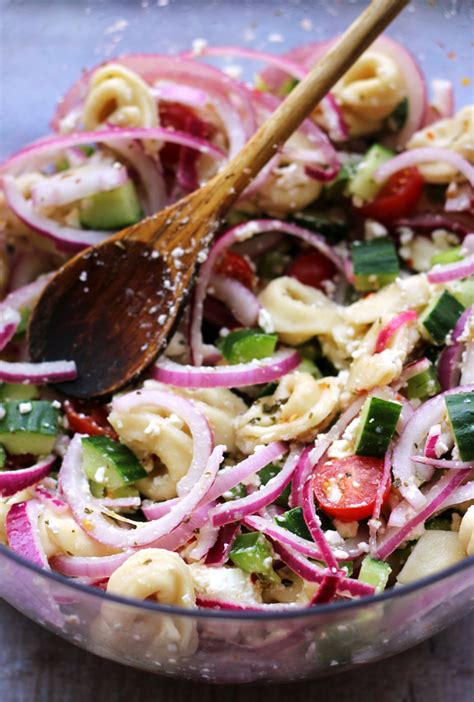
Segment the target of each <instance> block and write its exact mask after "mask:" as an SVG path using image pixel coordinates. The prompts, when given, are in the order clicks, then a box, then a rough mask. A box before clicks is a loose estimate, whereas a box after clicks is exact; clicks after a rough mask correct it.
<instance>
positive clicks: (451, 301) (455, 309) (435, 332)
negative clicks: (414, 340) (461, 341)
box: [420, 290, 464, 344]
mask: <svg viewBox="0 0 474 702" xmlns="http://www.w3.org/2000/svg"><path fill="white" fill-rule="evenodd" d="M463 312H464V307H463V305H461V303H460V302H458V300H456V298H455V297H453V295H451V293H449V292H448V291H447V290H443V292H442V293H441V294H440V295H438V297H436V298H435V299H434V300H433V302H432V303H431V304H430V305H428V308H427V309H426V310H425V312H423V314H422V316H421V317H420V322H421V324H422V325H423V327H424V329H425V331H426V333H427V334H428V336H429V338H430V339H431V340H432V341H433V343H435V344H444V343H445V342H446V337H447V335H448V334H449V332H450V331H452V330H453V329H454V326H455V325H456V322H457V321H458V319H459V317H460V316H461V315H462V313H463Z"/></svg>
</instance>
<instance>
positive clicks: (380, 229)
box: [364, 219, 387, 241]
mask: <svg viewBox="0 0 474 702" xmlns="http://www.w3.org/2000/svg"><path fill="white" fill-rule="evenodd" d="M364 229H365V238H366V239H367V240H369V241H370V240H371V239H378V238H380V237H383V236H387V229H386V228H385V227H384V226H383V224H380V222H376V221H375V219H367V220H366V222H365V226H364Z"/></svg>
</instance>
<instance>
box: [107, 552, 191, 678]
mask: <svg viewBox="0 0 474 702" xmlns="http://www.w3.org/2000/svg"><path fill="white" fill-rule="evenodd" d="M107 592H108V593H112V594H114V595H120V596H122V597H129V598H132V599H140V600H153V601H155V602H158V603H159V604H162V605H172V606H178V607H184V608H186V609H192V608H194V607H195V604H196V598H195V591H194V584H193V580H192V578H191V574H190V571H189V568H188V566H187V565H186V563H185V562H184V561H183V559H182V558H181V557H180V556H179V555H178V554H177V553H173V552H172V551H166V550H164V549H158V548H147V549H143V550H141V551H138V552H137V553H134V554H133V555H132V556H130V557H129V558H128V559H127V560H126V561H125V563H123V564H122V565H121V566H120V567H119V568H117V570H115V571H114V572H113V573H112V575H111V576H110V579H109V582H108V584H107ZM93 634H94V638H95V641H96V648H97V650H98V652H100V651H101V650H103V649H104V648H105V649H106V650H108V649H112V650H115V651H117V652H120V654H121V656H124V655H125V656H126V657H127V658H130V657H131V658H133V659H134V660H135V658H136V660H140V659H141V660H143V658H147V659H149V660H150V659H151V660H153V661H155V662H156V664H157V665H158V666H160V665H162V664H165V663H172V662H173V661H176V659H177V658H179V657H183V656H190V655H192V654H193V653H194V652H195V650H196V648H197V644H198V636H197V631H196V625H195V623H194V622H193V621H190V620H189V619H188V618H185V617H173V616H171V615H167V614H158V613H152V612H149V611H143V614H142V613H139V611H138V610H136V609H134V610H132V609H129V608H126V607H123V606H121V605H117V604H115V603H105V604H103V605H102V609H101V614H100V616H99V617H98V618H97V620H96V621H95V623H94V628H93ZM132 640H133V651H130V641H132Z"/></svg>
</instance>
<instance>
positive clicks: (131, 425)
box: [109, 381, 246, 500]
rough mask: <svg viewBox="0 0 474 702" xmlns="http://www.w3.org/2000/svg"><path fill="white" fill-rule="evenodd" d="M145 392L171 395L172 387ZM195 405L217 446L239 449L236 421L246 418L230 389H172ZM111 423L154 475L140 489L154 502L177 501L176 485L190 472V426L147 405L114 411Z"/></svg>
mask: <svg viewBox="0 0 474 702" xmlns="http://www.w3.org/2000/svg"><path fill="white" fill-rule="evenodd" d="M145 387H146V388H147V389H149V390H150V389H159V390H165V391H167V392H169V391H170V388H168V386H166V385H163V384H161V383H157V382H155V381H147V382H146V383H145ZM171 392H173V394H175V395H181V396H182V397H186V398H187V399H190V400H192V401H193V402H194V404H195V405H196V408H197V409H198V410H199V411H200V412H202V413H203V414H204V415H205V416H206V418H207V420H208V421H209V424H210V427H211V430H212V432H213V435H214V440H215V443H216V444H225V446H226V447H227V449H228V450H229V451H233V450H234V449H235V431H234V427H233V423H232V422H233V418H234V417H235V416H237V415H239V414H242V413H243V412H244V411H245V409H246V405H245V403H244V402H243V400H241V399H240V398H238V397H237V396H236V395H234V393H232V392H231V391H230V390H227V389H226V388H212V389H202V390H201V389H200V390H185V389H179V388H173V389H172V390H171ZM109 421H110V423H111V424H112V426H113V427H114V429H115V430H116V432H117V434H118V435H119V437H120V440H121V441H122V442H123V443H124V444H126V445H127V446H128V447H129V448H130V449H131V450H132V451H133V452H134V453H135V454H136V455H137V456H138V458H139V459H140V460H141V461H142V463H143V465H144V467H145V469H146V470H147V471H149V472H150V476H149V477H147V478H144V479H143V480H141V481H139V483H138V487H139V489H140V491H141V492H142V493H143V494H144V495H146V496H147V497H149V498H150V499H152V500H167V499H170V498H172V497H176V494H177V493H176V485H177V483H178V482H179V481H180V480H181V478H182V477H184V476H185V475H186V473H187V471H188V469H189V466H190V464H191V458H192V450H193V443H192V438H191V436H190V433H189V430H188V427H187V426H186V425H185V424H184V422H183V421H182V420H181V419H180V418H179V417H177V416H176V415H174V414H170V413H167V412H164V411H163V410H161V409H159V408H157V407H155V406H151V405H147V404H144V405H143V407H136V408H135V409H133V410H127V411H126V412H119V411H118V410H117V409H114V410H113V411H112V413H111V414H110V417H109Z"/></svg>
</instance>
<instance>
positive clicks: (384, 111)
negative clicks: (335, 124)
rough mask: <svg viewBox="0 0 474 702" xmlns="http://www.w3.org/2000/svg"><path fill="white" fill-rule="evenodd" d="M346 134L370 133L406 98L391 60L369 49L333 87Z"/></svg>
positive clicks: (380, 125) (378, 128)
mask: <svg viewBox="0 0 474 702" xmlns="http://www.w3.org/2000/svg"><path fill="white" fill-rule="evenodd" d="M333 94H334V96H335V98H336V100H337V102H338V103H339V105H340V107H341V109H342V113H343V115H344V119H345V122H346V124H347V126H348V128H349V133H350V135H351V136H353V137H357V136H363V135H365V134H373V133H374V132H377V131H379V130H380V129H381V127H382V126H383V121H384V119H386V118H387V117H388V116H389V115H390V114H391V113H392V112H393V110H394V109H395V108H396V107H397V105H398V104H399V103H400V102H401V100H402V99H403V98H404V97H405V96H406V87H405V81H404V78H403V74H402V72H401V70H400V67H399V66H398V65H397V63H396V62H395V61H394V59H393V58H391V57H389V56H387V55H386V54H385V53H382V52H381V51H377V50H376V49H369V50H368V51H366V52H365V53H364V54H362V56H361V57H360V58H359V59H358V60H357V61H356V62H355V63H354V65H353V66H352V67H351V68H350V69H349V70H348V71H347V73H345V74H344V76H343V77H342V78H341V80H340V81H339V82H338V83H336V85H335V86H334V88H333Z"/></svg>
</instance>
